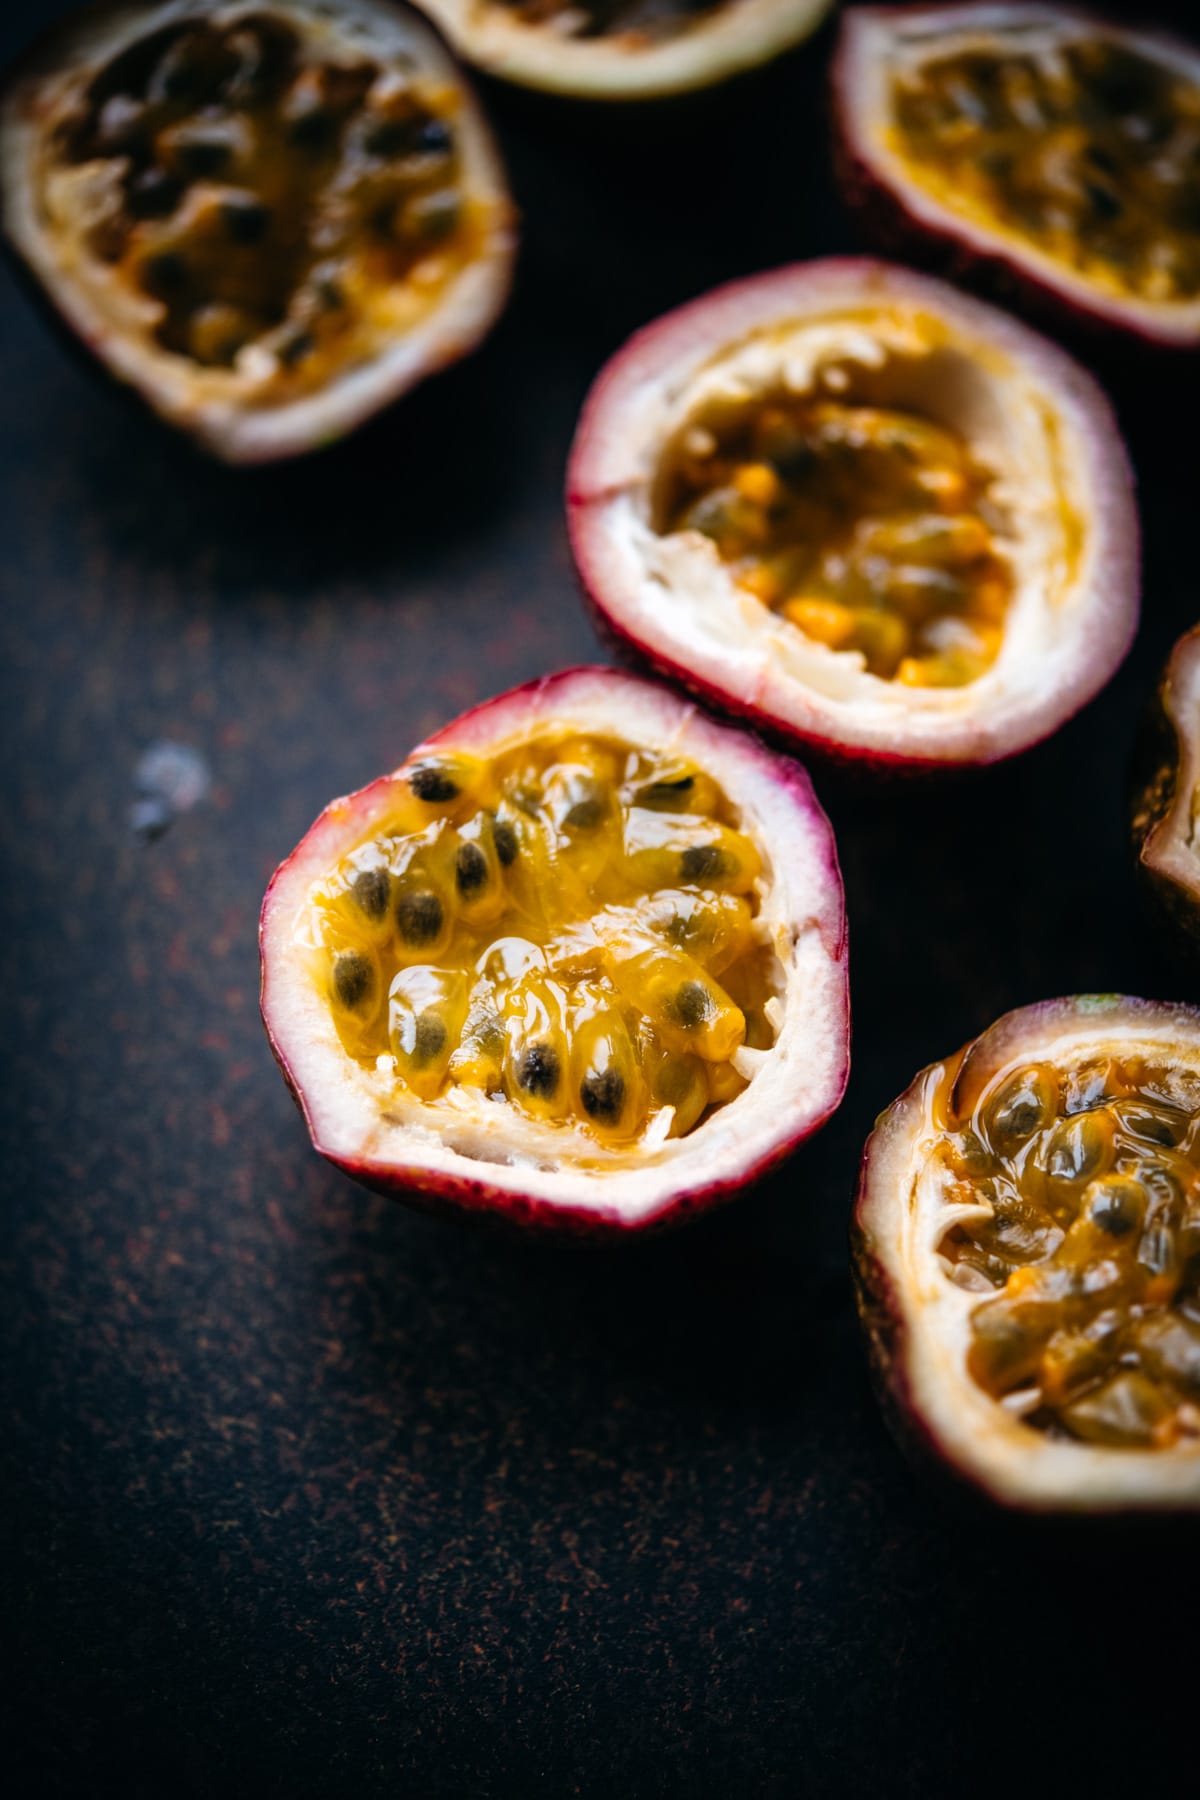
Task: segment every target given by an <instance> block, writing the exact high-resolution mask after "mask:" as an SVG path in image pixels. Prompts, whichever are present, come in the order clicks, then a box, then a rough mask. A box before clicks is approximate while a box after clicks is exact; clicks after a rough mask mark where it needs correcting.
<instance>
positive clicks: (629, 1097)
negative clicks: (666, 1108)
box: [571, 1007, 645, 1136]
mask: <svg viewBox="0 0 1200 1800" xmlns="http://www.w3.org/2000/svg"><path fill="white" fill-rule="evenodd" d="M571 1072H572V1079H573V1081H574V1083H575V1085H576V1088H577V1091H578V1094H579V1106H580V1109H581V1111H582V1113H583V1115H584V1117H585V1118H587V1119H589V1120H590V1121H591V1123H592V1124H593V1125H594V1126H595V1127H596V1128H597V1130H598V1131H601V1132H604V1133H611V1134H612V1135H613V1136H622V1135H628V1133H629V1132H630V1131H632V1130H633V1129H634V1128H635V1126H637V1125H638V1124H640V1123H641V1119H642V1116H643V1113H644V1111H645V1095H644V1089H643V1083H642V1077H641V1071H640V1069H639V1068H638V1064H637V1059H636V1057H635V1055H634V1049H633V1043H632V1040H631V1038H630V1035H629V1031H628V1029H627V1027H626V1025H625V1021H624V1019H623V1018H622V1017H621V1015H620V1013H619V1012H618V1011H617V1010H616V1009H615V1008H611V1007H609V1008H604V1009H603V1010H602V1011H599V1012H593V1013H590V1015H589V1016H586V1017H584V1018H582V1019H581V1020H579V1021H578V1022H577V1023H576V1024H575V1029H574V1032H573V1037H572V1044H571Z"/></svg>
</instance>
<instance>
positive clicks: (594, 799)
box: [563, 794, 604, 831]
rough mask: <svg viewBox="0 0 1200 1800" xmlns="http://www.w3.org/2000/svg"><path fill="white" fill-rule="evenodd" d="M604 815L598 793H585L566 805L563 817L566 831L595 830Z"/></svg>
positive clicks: (602, 804) (602, 803)
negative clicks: (571, 803)
mask: <svg viewBox="0 0 1200 1800" xmlns="http://www.w3.org/2000/svg"><path fill="white" fill-rule="evenodd" d="M603 817H604V802H603V800H602V799H601V798H600V796H599V795H598V794H585V795H584V796H583V797H582V798H581V799H579V800H576V802H575V804H574V805H573V806H570V807H568V809H567V812H566V815H565V816H564V818H563V829H564V830H566V831H595V829H596V827H597V825H599V823H600V821H601V819H602V818H603Z"/></svg>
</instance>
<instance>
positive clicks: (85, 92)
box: [0, 0, 515, 463]
mask: <svg viewBox="0 0 1200 1800" xmlns="http://www.w3.org/2000/svg"><path fill="white" fill-rule="evenodd" d="M0 159H2V164H3V177H2V180H3V186H2V190H0V216H2V223H3V232H4V238H5V242H6V245H7V248H8V249H9V251H10V252H11V254H12V256H13V258H14V259H15V261H16V264H17V267H18V269H19V271H20V272H21V273H22V274H23V275H24V276H25V277H27V279H28V281H29V283H30V285H31V286H32V288H33V290H34V292H35V293H36V294H37V295H39V296H40V297H42V298H44V299H45V300H46V301H47V302H48V304H49V306H50V308H51V309H52V311H53V313H54V315H55V316H56V317H57V319H58V320H59V321H60V322H61V323H63V324H64V325H65V326H66V327H67V328H68V329H69V332H70V333H71V335H72V336H73V337H74V339H75V340H76V341H77V342H78V343H80V344H81V345H83V346H85V347H86V348H87V349H88V350H89V351H90V352H91V353H92V355H93V356H94V357H95V358H96V359H97V360H98V361H99V362H100V364H101V365H102V366H103V367H104V368H105V369H106V370H107V371H108V373H109V374H110V375H112V376H114V377H115V378H116V379H117V380H118V381H119V382H121V383H123V384H126V385H127V386H128V388H130V389H131V390H132V391H134V392H135V393H136V394H137V395H139V396H140V398H141V399H142V400H144V401H145V402H146V403H147V404H148V405H149V406H150V407H151V408H152V409H153V410H154V411H155V412H156V413H157V414H158V415H159V416H160V417H161V418H163V419H164V420H166V422H167V423H168V424H170V425H173V426H175V427H177V428H178V429H180V430H182V431H184V432H186V433H187V434H189V435H190V436H191V437H192V438H194V439H195V440H196V441H197V442H198V443H199V444H200V445H201V446H202V447H203V448H205V449H206V450H208V451H210V452H212V453H214V454H215V455H217V456H219V457H221V458H223V459H225V460H227V461H229V462H236V463H254V462H269V461H273V460H276V459H279V458H283V457H289V456H295V455H298V454H301V453H303V452H305V451H308V450H312V449H315V448H317V447H319V446H322V445H324V444H327V443H329V442H331V441H333V440H334V439H337V438H340V437H342V436H344V435H345V434H346V433H347V432H349V431H351V430H353V429H354V428H355V427H356V426H358V425H360V424H362V423H363V421H364V420H366V419H367V418H369V417H370V416H371V415H372V414H374V413H377V412H378V411H380V410H381V409H382V408H383V407H385V406H387V405H388V404H390V403H391V402H392V401H393V400H395V399H397V398H398V397H399V396H400V395H402V394H404V393H405V392H407V390H408V389H410V388H412V387H413V386H414V385H416V383H417V382H419V381H421V380H422V379H424V377H425V376H426V375H429V374H431V373H433V372H434V371H436V370H437V369H440V368H442V367H444V366H445V365H447V364H449V363H451V362H454V361H456V360H457V359H458V358H459V357H461V356H463V355H465V354H466V353H467V352H468V351H469V350H471V349H473V348H474V347H475V345H476V344H477V343H478V342H479V341H480V339H481V338H483V337H484V336H485V334H486V333H487V331H488V330H489V329H490V327H491V325H492V324H493V322H494V321H495V319H496V317H497V316H498V314H499V312H500V311H501V309H502V307H503V305H504V301H505V299H506V297H507V293H508V288H509V282H510V278H511V269H512V261H513V255H514V247H515V232H514V213H513V208H512V205H511V202H510V200H509V198H508V193H507V189H506V185H505V178H504V172H503V169H502V167H501V164H500V161H499V158H498V156H497V153H496V151H495V149H494V147H493V144H492V141H491V137H490V134H489V131H488V128H487V125H486V123H485V121H484V118H483V116H482V114H481V112H480V110H479V108H478V106H477V105H476V103H475V101H474V99H473V97H472V95H471V93H470V92H469V90H468V88H467V86H466V84H465V82H464V80H463V78H462V75H461V72H460V71H459V69H458V68H457V66H456V64H455V62H454V60H453V58H452V56H451V54H450V52H449V51H448V50H447V48H446V46H445V44H444V43H443V42H442V40H441V38H440V37H439V36H438V34H437V32H436V30H435V29H434V27H433V26H432V25H430V24H429V23H428V22H427V21H426V20H425V19H424V18H423V17H422V16H421V15H420V14H419V13H417V12H416V11H414V10H413V9H412V8H410V7H407V6H403V5H393V4H390V3H386V4H385V3H384V0H339V4H338V6H337V7H336V8H333V7H329V6H327V5H322V4H320V0H267V4H265V5H261V6H260V5H253V6H251V5H247V4H245V3H244V0H224V3H222V0H164V3H163V4H159V5H152V6H141V5H130V4H125V3H122V0H111V3H110V4H104V5H100V6H95V7H91V8H88V9H86V10H84V11H82V12H80V13H78V14H75V15H72V16H71V17H70V18H68V20H67V21H66V22H65V23H64V24H63V25H62V26H61V27H59V28H57V29H54V30H52V31H50V32H49V33H48V34H47V35H46V36H45V37H44V38H43V39H42V40H41V41H40V42H39V43H38V44H36V45H35V46H34V48H33V49H32V51H31V52H30V53H29V54H28V55H27V56H26V57H25V58H24V59H23V61H22V62H20V63H19V64H18V65H17V67H16V68H15V69H14V70H13V71H12V72H11V73H10V75H9V76H8V78H7V81H6V84H5V87H4V91H3V94H2V96H0Z"/></svg>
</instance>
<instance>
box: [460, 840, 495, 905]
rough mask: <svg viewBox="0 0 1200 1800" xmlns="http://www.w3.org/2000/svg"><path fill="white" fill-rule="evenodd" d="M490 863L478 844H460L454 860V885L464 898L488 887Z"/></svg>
mask: <svg viewBox="0 0 1200 1800" xmlns="http://www.w3.org/2000/svg"><path fill="white" fill-rule="evenodd" d="M487 879H488V861H487V857H486V856H485V855H484V854H483V851H482V850H481V849H480V848H479V845H478V844H460V845H459V847H458V855H457V856H456V857H455V859H454V885H455V886H456V887H457V889H458V891H459V893H460V894H462V895H463V896H464V898H470V897H471V896H472V895H474V894H477V893H478V892H479V890H480V889H481V888H484V887H486V886H487Z"/></svg>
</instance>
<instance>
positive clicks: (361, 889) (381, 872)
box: [350, 869, 392, 924]
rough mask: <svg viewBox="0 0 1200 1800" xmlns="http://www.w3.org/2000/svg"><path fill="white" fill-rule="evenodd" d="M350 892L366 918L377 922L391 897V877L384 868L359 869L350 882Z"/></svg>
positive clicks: (384, 911)
mask: <svg viewBox="0 0 1200 1800" xmlns="http://www.w3.org/2000/svg"><path fill="white" fill-rule="evenodd" d="M350 892H351V893H352V894H353V895H354V898H355V901H356V903H357V905H358V906H359V908H360V909H361V910H362V911H363V912H364V913H365V914H366V915H367V918H368V919H373V920H374V921H375V923H376V924H378V922H379V920H380V919H382V917H383V915H384V913H386V911H387V909H388V901H389V900H390V899H391V897H392V878H391V876H390V875H389V874H388V872H387V870H386V869H360V870H359V872H358V874H357V875H356V876H355V877H354V880H353V881H352V883H351V884H350Z"/></svg>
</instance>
